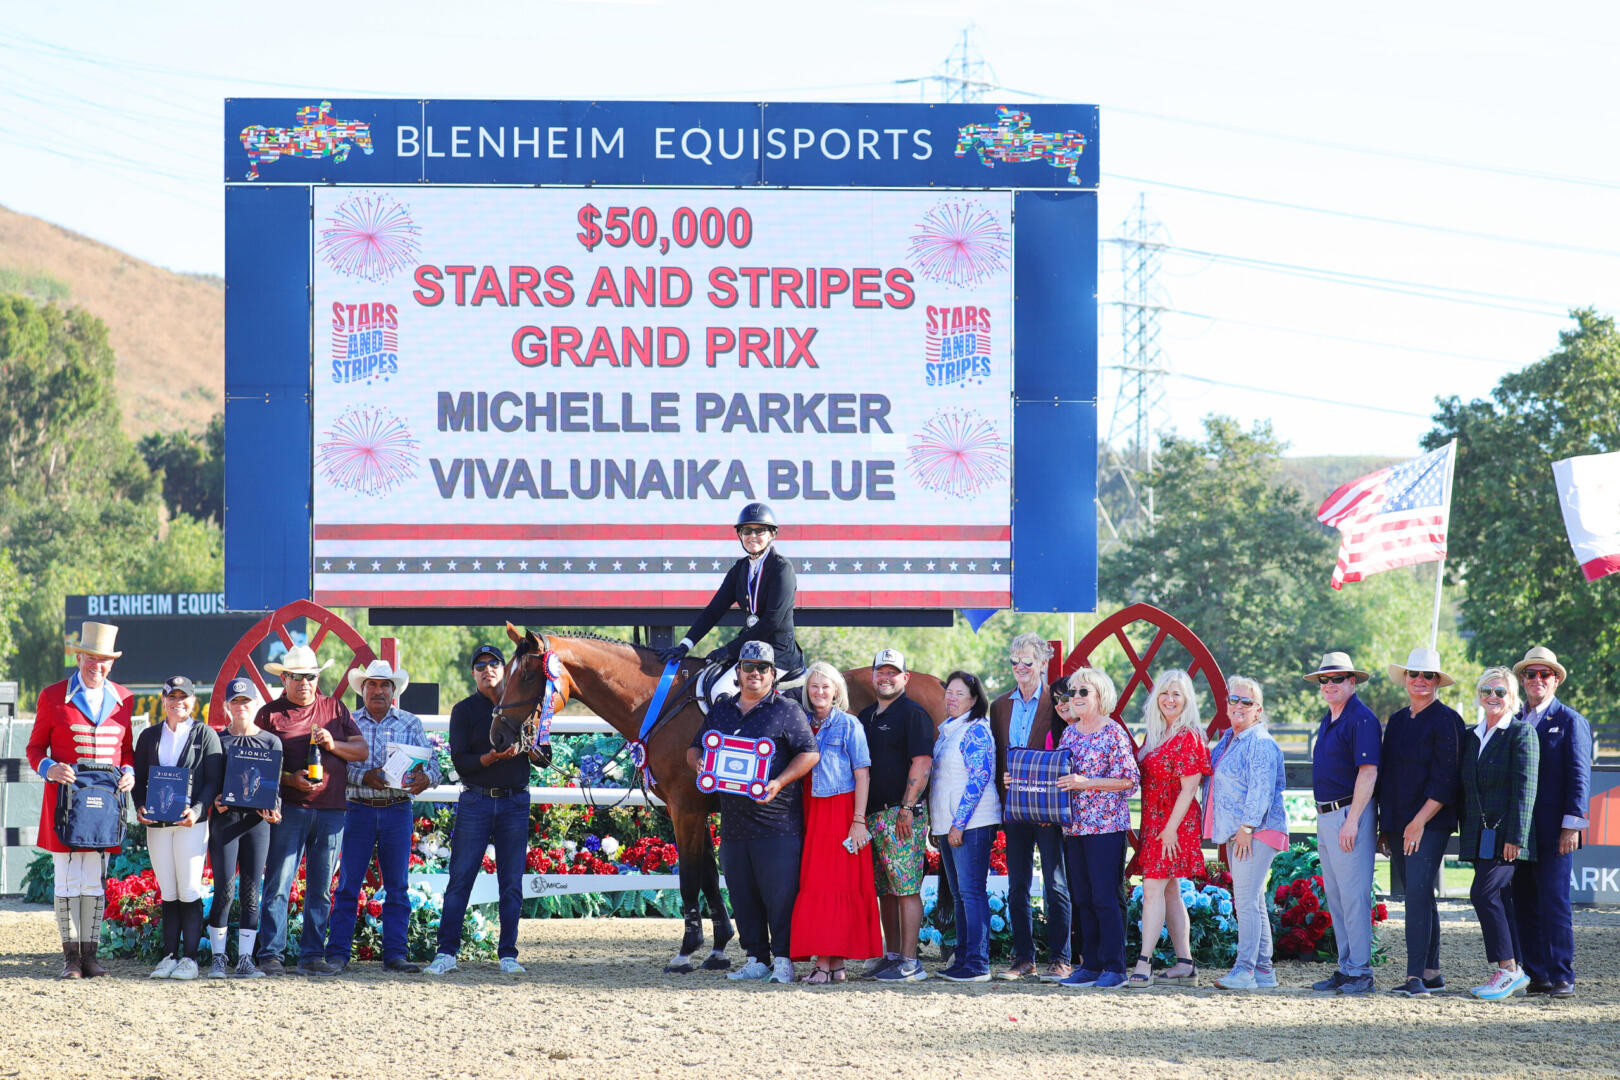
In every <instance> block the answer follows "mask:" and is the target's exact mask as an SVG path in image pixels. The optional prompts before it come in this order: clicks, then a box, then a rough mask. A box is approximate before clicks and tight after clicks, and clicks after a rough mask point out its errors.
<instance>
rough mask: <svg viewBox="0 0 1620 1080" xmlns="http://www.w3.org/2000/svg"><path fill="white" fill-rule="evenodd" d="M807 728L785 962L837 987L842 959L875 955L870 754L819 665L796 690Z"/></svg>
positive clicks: (837, 681) (878, 951)
mask: <svg viewBox="0 0 1620 1080" xmlns="http://www.w3.org/2000/svg"><path fill="white" fill-rule="evenodd" d="M804 696H805V700H806V701H808V702H809V705H810V710H809V717H810V727H811V729H812V730H813V731H815V733H816V748H817V750H819V751H820V753H821V760H820V761H817V762H816V767H815V769H814V771H812V772H811V774H810V783H809V785H808V786H807V787H806V789H805V794H804V853H803V854H802V855H801V856H800V859H799V896H798V899H797V900H796V901H794V905H793V927H792V930H791V931H790V933H789V937H788V940H789V941H791V942H792V943H793V952H794V955H793V959H795V960H810V959H813V960H814V961H815V968H814V970H812V971H811V972H810V974H808V975H806V976H805V979H804V981H805V982H807V983H809V984H810V985H812V986H824V985H826V984H828V983H840V982H843V981H844V980H845V979H846V978H847V976H846V975H845V974H844V958H845V957H849V956H861V957H865V956H881V955H883V928H882V924H881V923H880V922H879V921H878V906H877V888H876V885H875V884H874V881H873V871H872V856H871V855H870V854H869V853H868V852H866V851H864V850H862V849H863V848H864V847H865V846H866V844H867V843H868V841H870V840H871V839H872V837H871V835H870V834H868V833H867V831H866V793H867V784H868V782H869V778H870V775H871V766H872V755H871V753H870V751H869V750H868V749H867V745H866V729H865V728H863V727H862V726H861V724H860V721H858V720H856V719H855V718H854V717H853V716H851V715H850V714H849V688H848V686H846V685H845V683H844V676H843V675H841V674H839V672H838V669H837V668H835V667H833V666H832V665H831V664H829V663H827V662H826V661H824V660H817V661H816V662H815V663H813V664H811V665H810V675H809V677H808V678H807V679H806V680H805V684H804Z"/></svg>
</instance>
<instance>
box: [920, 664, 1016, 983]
mask: <svg viewBox="0 0 1620 1080" xmlns="http://www.w3.org/2000/svg"><path fill="white" fill-rule="evenodd" d="M945 715H946V717H947V718H948V719H947V720H946V721H945V722H944V723H943V724H941V725H940V727H939V736H938V738H936V739H935V740H934V771H933V774H932V776H930V778H929V781H928V820H929V823H930V827H931V829H932V831H933V834H934V843H935V844H936V845H937V846H938V847H939V863H940V868H941V869H942V870H944V871H945V878H946V880H947V881H948V882H949V883H950V887H951V896H952V897H953V898H954V899H955V905H956V961H955V962H954V963H953V964H951V966H950V967H948V968H946V969H945V970H944V971H941V972H940V973H939V974H940V977H941V978H944V979H949V980H950V981H951V982H988V981H989V980H990V894H989V892H988V890H987V886H988V885H989V879H990V846H991V844H992V843H994V841H995V837H996V826H998V825H1000V824H1001V797H1000V796H999V795H998V794H996V786H995V784H993V783H991V778H992V777H993V776H994V774H995V768H996V741H995V737H994V736H993V735H992V734H991V733H990V697H989V695H987V694H986V693H985V692H984V686H983V684H982V683H980V682H979V677H978V676H977V675H973V674H971V673H969V672H966V671H953V672H951V673H950V675H949V676H948V677H947V678H946V679H945Z"/></svg>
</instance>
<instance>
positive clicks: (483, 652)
mask: <svg viewBox="0 0 1620 1080" xmlns="http://www.w3.org/2000/svg"><path fill="white" fill-rule="evenodd" d="M480 656H493V657H494V658H495V662H496V663H498V664H500V665H501V666H502V667H505V666H506V654H505V653H503V652H501V650H499V649H497V648H496V647H495V646H493V645H491V644H489V643H488V642H485V643H484V644H482V645H480V646H478V648H476V649H474V650H473V654H472V660H471V661H469V663H473V664H476V663H478V658H479V657H480Z"/></svg>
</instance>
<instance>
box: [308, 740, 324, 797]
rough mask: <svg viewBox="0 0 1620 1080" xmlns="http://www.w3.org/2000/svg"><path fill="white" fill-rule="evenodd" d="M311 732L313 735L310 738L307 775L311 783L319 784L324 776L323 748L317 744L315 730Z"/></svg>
mask: <svg viewBox="0 0 1620 1080" xmlns="http://www.w3.org/2000/svg"><path fill="white" fill-rule="evenodd" d="M311 734H312V737H311V738H310V740H309V764H308V765H307V766H306V767H305V775H307V776H308V777H309V782H310V783H312V784H318V783H320V782H321V776H322V772H321V748H320V747H318V746H316V745H315V739H314V738H313V732H312V733H311Z"/></svg>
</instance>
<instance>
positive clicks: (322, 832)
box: [253, 806, 345, 964]
mask: <svg viewBox="0 0 1620 1080" xmlns="http://www.w3.org/2000/svg"><path fill="white" fill-rule="evenodd" d="M344 816H345V815H344V812H343V811H342V810H315V809H311V808H310V807H307V806H283V807H282V809H281V821H280V822H279V823H277V824H275V825H272V826H270V850H269V852H268V854H267V855H266V856H265V860H264V864H265V865H264V904H263V910H262V911H261V912H260V913H259V938H258V941H257V942H255V948H254V950H253V955H254V959H255V960H257V961H259V962H261V963H262V962H263V961H265V960H270V959H276V960H280V959H281V958H282V953H284V952H285V951H286V949H287V900H288V897H289V895H290V894H291V892H292V886H293V881H294V880H295V879H296V878H297V877H298V860H299V859H301V858H303V859H307V862H306V864H305V866H304V930H303V933H302V934H301V935H300V936H299V939H298V962H299V963H300V964H302V963H307V962H309V961H311V960H319V959H320V958H321V954H322V953H323V952H325V951H326V929H327V924H328V923H329V922H330V921H331V916H332V861H333V860H334V859H335V858H337V855H338V849H339V848H340V847H341V846H342V844H343V819H344Z"/></svg>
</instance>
